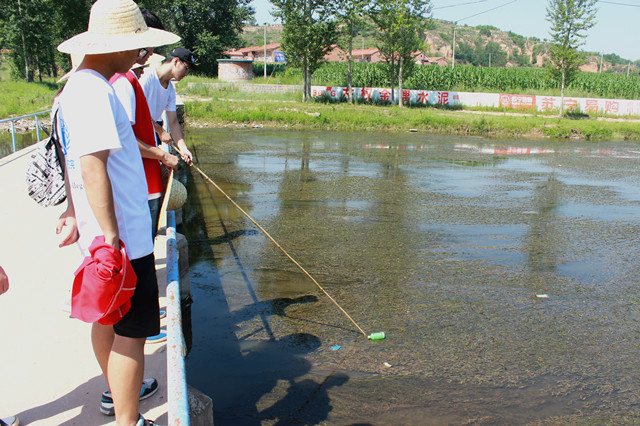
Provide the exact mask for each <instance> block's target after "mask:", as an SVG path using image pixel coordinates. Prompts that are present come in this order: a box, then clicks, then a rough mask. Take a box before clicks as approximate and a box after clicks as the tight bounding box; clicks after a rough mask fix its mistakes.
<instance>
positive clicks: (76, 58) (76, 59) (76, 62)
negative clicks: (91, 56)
mask: <svg viewBox="0 0 640 426" xmlns="http://www.w3.org/2000/svg"><path fill="white" fill-rule="evenodd" d="M83 59H84V55H80V54H78V53H72V54H71V71H69V72H68V73H66V74H65V75H63V76H62V77H60V79H59V80H58V83H62V82H63V81H67V80H69V77H71V74H73V73H74V72H76V70H77V69H78V67H79V66H80V64H81V63H82V60H83Z"/></svg>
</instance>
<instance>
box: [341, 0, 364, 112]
mask: <svg viewBox="0 0 640 426" xmlns="http://www.w3.org/2000/svg"><path fill="white" fill-rule="evenodd" d="M369 4H370V1H369V0H343V1H340V2H338V4H337V9H336V11H335V15H336V17H337V19H338V22H339V23H340V24H342V29H341V30H340V36H341V37H340V39H339V43H338V45H340V47H343V48H346V49H347V52H348V56H347V58H348V59H347V60H348V65H347V90H348V91H349V102H351V103H353V96H352V80H351V62H352V59H353V39H354V38H355V36H356V35H358V33H359V32H360V31H362V30H363V28H364V25H365V20H364V18H363V15H364V14H365V10H366V9H367V7H368V6H369Z"/></svg>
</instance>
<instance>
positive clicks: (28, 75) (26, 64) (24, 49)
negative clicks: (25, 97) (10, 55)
mask: <svg viewBox="0 0 640 426" xmlns="http://www.w3.org/2000/svg"><path fill="white" fill-rule="evenodd" d="M18 14H19V15H20V37H21V38H22V56H23V59H24V77H25V79H26V80H27V82H29V83H30V82H32V81H33V74H32V73H30V72H29V68H30V62H31V61H30V58H29V54H28V53H27V43H26V42H25V40H24V31H23V29H22V7H21V6H20V0H18Z"/></svg>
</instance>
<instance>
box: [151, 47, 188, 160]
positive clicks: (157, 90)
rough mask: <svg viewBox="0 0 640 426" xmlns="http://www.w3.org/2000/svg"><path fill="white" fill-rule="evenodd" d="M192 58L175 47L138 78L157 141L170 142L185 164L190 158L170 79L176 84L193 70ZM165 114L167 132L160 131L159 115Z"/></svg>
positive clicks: (160, 117) (185, 51)
mask: <svg viewBox="0 0 640 426" xmlns="http://www.w3.org/2000/svg"><path fill="white" fill-rule="evenodd" d="M196 68H197V66H196V63H195V58H194V56H193V53H191V51H190V50H187V49H185V48H183V47H176V48H175V49H173V51H171V53H170V54H169V57H168V58H167V59H165V61H164V62H163V63H162V64H160V65H158V66H157V67H153V66H152V67H149V68H148V69H146V70H145V72H144V73H143V74H142V78H140V85H141V86H142V90H144V94H145V96H146V98H147V103H148V104H149V110H150V112H151V118H152V119H153V120H154V127H155V130H156V134H157V135H158V139H159V141H160V142H164V143H166V144H168V145H172V144H173V143H174V142H175V144H176V145H177V146H178V149H179V150H180V152H181V153H182V159H183V160H184V161H185V162H186V163H187V164H189V165H191V163H192V162H193V155H192V154H191V152H190V151H189V149H188V148H187V145H186V143H185V141H184V134H183V132H182V128H181V127H180V123H179V122H178V115H177V113H176V91H175V89H174V88H173V85H172V84H171V80H175V81H180V80H182V79H183V78H184V77H186V76H187V74H189V71H190V70H192V69H196ZM164 112H166V114H167V124H168V126H169V131H170V132H171V133H169V132H167V131H166V130H165V129H163V128H162V114H163V113H164Z"/></svg>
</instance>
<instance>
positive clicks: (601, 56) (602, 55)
mask: <svg viewBox="0 0 640 426" xmlns="http://www.w3.org/2000/svg"><path fill="white" fill-rule="evenodd" d="M603 57H604V54H602V53H601V54H600V71H598V74H602V58H603Z"/></svg>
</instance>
